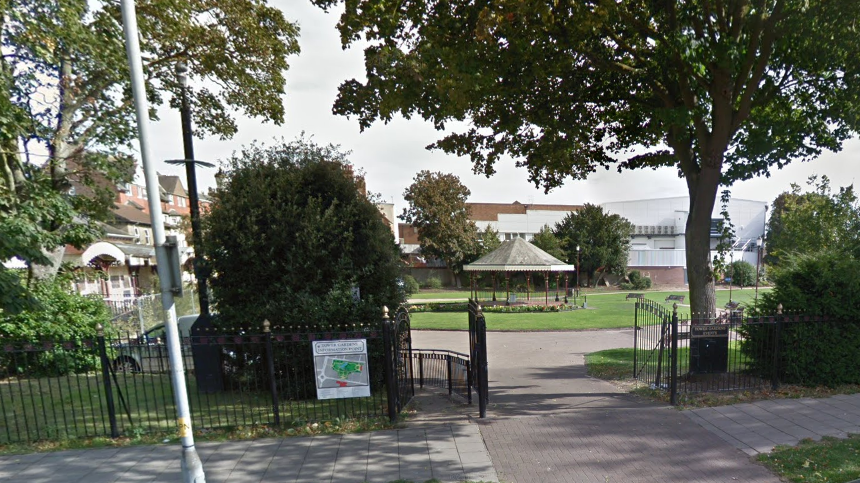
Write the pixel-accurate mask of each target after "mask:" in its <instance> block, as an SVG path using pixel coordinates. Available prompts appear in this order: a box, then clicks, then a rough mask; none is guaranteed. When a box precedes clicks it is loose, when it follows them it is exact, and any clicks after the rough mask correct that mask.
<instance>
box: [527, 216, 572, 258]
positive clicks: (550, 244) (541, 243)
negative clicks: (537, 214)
mask: <svg viewBox="0 0 860 483" xmlns="http://www.w3.org/2000/svg"><path fill="white" fill-rule="evenodd" d="M532 245H534V246H536V247H538V248H540V249H541V250H543V251H545V252H547V253H549V254H550V255H552V256H554V257H555V258H558V259H559V260H561V261H563V262H566V263H570V261H569V260H568V258H567V252H565V251H564V249H563V248H562V247H561V241H560V240H559V239H558V237H556V236H555V233H553V232H552V228H550V227H549V225H544V226H543V227H542V228H541V229H540V231H539V232H537V233H536V234H535V236H534V238H532Z"/></svg>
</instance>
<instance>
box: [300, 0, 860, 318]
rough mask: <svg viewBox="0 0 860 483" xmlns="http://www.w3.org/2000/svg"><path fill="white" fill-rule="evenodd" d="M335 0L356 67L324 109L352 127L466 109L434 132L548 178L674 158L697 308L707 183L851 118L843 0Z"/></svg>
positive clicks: (844, 126)
mask: <svg viewBox="0 0 860 483" xmlns="http://www.w3.org/2000/svg"><path fill="white" fill-rule="evenodd" d="M313 1H314V3H315V4H317V5H319V6H320V7H322V8H324V9H328V8H331V7H333V6H334V5H336V4H339V3H341V0H313ZM343 3H345V5H346V9H345V11H344V13H343V15H342V17H341V21H340V23H339V25H338V28H339V30H340V33H341V40H342V42H343V44H344V45H349V44H352V43H356V42H359V41H361V42H366V43H367V47H366V48H365V66H366V80H362V81H359V80H355V79H353V80H347V81H345V82H344V83H343V84H342V85H341V87H340V95H339V97H338V99H337V100H336V102H335V105H334V110H335V112H337V113H340V114H343V115H354V116H357V117H358V122H359V124H360V126H361V127H362V128H366V127H368V126H370V125H371V124H372V123H373V122H374V121H376V120H382V121H388V120H390V119H392V118H393V117H394V116H395V115H398V114H400V115H403V116H405V117H410V116H413V115H418V116H421V117H422V118H424V119H425V120H428V121H430V122H432V123H433V124H434V126H435V127H436V128H437V129H439V130H444V129H445V126H446V123H447V122H449V121H463V120H465V121H467V122H469V123H470V124H471V126H470V127H469V128H467V129H466V130H465V131H464V132H452V133H449V134H448V135H446V136H445V137H443V138H442V139H440V140H439V141H438V142H436V143H434V144H433V145H432V147H434V148H440V149H443V150H445V151H446V152H449V153H454V154H458V155H464V156H469V157H470V158H471V160H472V162H473V164H474V169H475V171H476V172H481V173H484V174H486V175H491V174H493V173H494V172H495V168H494V165H495V163H496V162H498V161H499V159H500V158H501V157H502V156H503V155H510V156H512V157H513V158H515V160H516V163H517V165H518V166H522V167H525V168H527V170H528V173H529V177H530V179H531V180H532V181H533V182H535V183H536V184H537V185H540V186H543V187H544V188H545V189H547V190H549V189H551V188H553V187H556V186H559V185H560V184H562V183H563V182H564V180H565V179H566V178H567V177H568V176H570V177H572V178H575V179H576V178H579V179H581V178H585V177H587V176H588V175H589V174H590V173H592V172H594V171H595V170H596V169H598V168H601V167H603V168H606V169H610V168H612V167H616V168H617V169H619V170H623V169H638V168H657V167H662V166H668V167H675V168H677V170H678V173H679V175H680V176H682V177H683V178H684V179H685V181H686V184H687V188H688V192H689V197H690V207H689V216H688V221H687V227H686V232H685V233H686V235H685V236H686V238H687V240H686V249H687V263H688V270H689V280H690V294H691V302H692V305H693V310H694V311H700V312H703V311H713V310H714V308H715V298H714V297H715V296H714V291H713V290H714V277H713V271H712V270H711V267H710V266H709V262H710V260H709V248H710V247H709V242H710V239H709V228H710V219H711V215H712V212H713V209H714V206H715V202H716V195H717V192H718V189H719V186H720V185H730V184H731V183H733V182H734V181H737V180H743V179H747V178H751V177H753V176H759V175H767V174H768V172H769V170H770V169H772V168H773V167H774V166H776V167H782V166H784V165H785V164H787V163H789V162H791V161H792V160H809V159H813V158H815V157H816V156H817V155H818V154H819V153H821V152H822V150H825V149H828V150H838V149H840V147H841V144H842V142H843V141H844V140H845V139H847V138H848V137H850V136H851V135H853V134H854V133H856V132H857V131H858V127H860V98H858V96H857V92H858V91H860V64H858V63H857V62H856V59H857V58H858V54H860V39H858V32H857V28H856V20H857V18H858V15H860V3H858V2H856V1H855V0H757V1H753V0H738V1H732V2H718V1H701V2H689V1H679V0H669V1H663V2H652V1H644V0H627V1H623V2H613V1H599V0H595V1H586V2H576V1H557V2H523V1H519V0H502V1H498V2H471V1H466V0H403V1H400V2H396V3H393V4H392V3H390V2H387V1H385V0H356V1H344V2H343ZM825 46H826V48H825Z"/></svg>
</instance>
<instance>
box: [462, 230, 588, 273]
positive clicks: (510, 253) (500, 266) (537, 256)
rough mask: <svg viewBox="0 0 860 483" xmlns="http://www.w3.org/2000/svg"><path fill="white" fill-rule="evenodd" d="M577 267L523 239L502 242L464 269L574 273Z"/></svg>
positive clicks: (475, 270) (471, 270)
mask: <svg viewBox="0 0 860 483" xmlns="http://www.w3.org/2000/svg"><path fill="white" fill-rule="evenodd" d="M575 268H576V267H575V266H573V265H567V264H566V263H564V262H562V261H561V260H559V259H558V258H555V257H554V256H552V255H550V254H549V253H547V252H545V251H543V250H541V249H540V248H538V247H536V246H534V245H532V244H531V243H529V242H527V241H525V240H524V239H522V238H514V239H513V240H507V241H505V242H502V245H501V246H500V247H499V248H497V249H495V250H493V251H492V252H490V253H488V254H486V255H484V256H483V257H481V258H479V259H478V260H476V261H474V262H472V263H470V264H468V265H466V266H464V267H463V270H465V271H467V272H494V271H504V272H525V271H535V272H538V271H542V272H573V271H575Z"/></svg>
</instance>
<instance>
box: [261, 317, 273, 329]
mask: <svg viewBox="0 0 860 483" xmlns="http://www.w3.org/2000/svg"><path fill="white" fill-rule="evenodd" d="M271 331H272V323H271V322H269V319H264V320H263V332H271Z"/></svg>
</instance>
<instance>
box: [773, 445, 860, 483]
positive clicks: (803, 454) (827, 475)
mask: <svg viewBox="0 0 860 483" xmlns="http://www.w3.org/2000/svg"><path fill="white" fill-rule="evenodd" d="M758 460H759V461H761V462H762V463H764V465H765V466H767V467H768V468H770V469H771V471H773V472H775V473H776V474H778V475H779V476H780V477H781V478H783V479H784V480H787V481H793V482H806V483H819V482H820V483H823V482H827V483H845V482H849V481H853V480H856V479H858V478H860V435H858V434H853V435H850V436H849V437H848V438H846V439H836V438H832V437H829V436H825V437H824V438H823V439H822V440H821V441H812V440H809V439H806V440H803V441H801V442H800V444H799V445H797V446H795V447H785V446H778V447H777V448H776V449H774V450H773V452H771V453H769V454H763V455H759V456H758Z"/></svg>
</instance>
